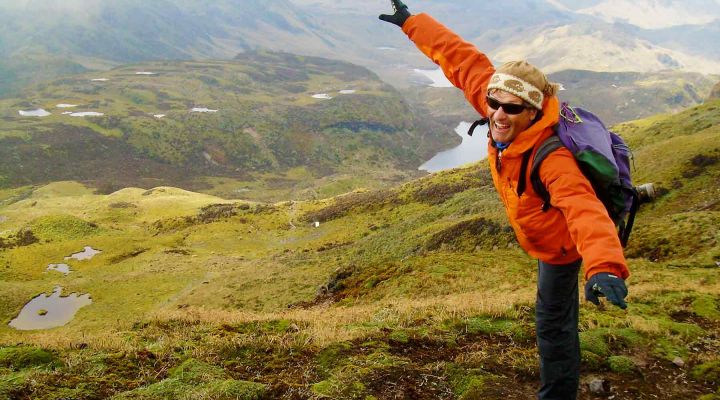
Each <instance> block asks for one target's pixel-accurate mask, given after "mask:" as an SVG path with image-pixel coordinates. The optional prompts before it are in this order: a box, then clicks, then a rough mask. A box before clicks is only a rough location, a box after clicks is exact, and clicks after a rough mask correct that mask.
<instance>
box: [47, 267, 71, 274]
mask: <svg viewBox="0 0 720 400" xmlns="http://www.w3.org/2000/svg"><path fill="white" fill-rule="evenodd" d="M47 270H48V271H57V272H60V273H62V274H65V275H67V274H69V273H70V272H72V271H71V270H70V266H69V265H67V264H50V265H48V267H47Z"/></svg>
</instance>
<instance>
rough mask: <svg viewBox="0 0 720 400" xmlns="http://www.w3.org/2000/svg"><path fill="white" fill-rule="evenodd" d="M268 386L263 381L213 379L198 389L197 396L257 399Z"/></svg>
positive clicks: (263, 393)
mask: <svg viewBox="0 0 720 400" xmlns="http://www.w3.org/2000/svg"><path fill="white" fill-rule="evenodd" d="M266 391H267V386H266V385H263V384H261V383H255V382H247V381H237V380H233V379H228V380H219V381H213V382H210V383H208V384H207V385H205V386H204V387H202V388H200V389H199V390H197V391H196V392H195V393H196V395H195V396H193V397H195V398H197V397H199V398H207V399H216V400H255V399H260V398H262V397H263V396H264V395H265V392H266Z"/></svg>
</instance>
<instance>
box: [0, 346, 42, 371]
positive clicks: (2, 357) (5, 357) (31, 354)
mask: <svg viewBox="0 0 720 400" xmlns="http://www.w3.org/2000/svg"><path fill="white" fill-rule="evenodd" d="M53 361H55V356H54V355H53V353H51V352H49V351H47V350H44V349H40V348H37V347H5V348H1V349H0V367H6V368H10V369H13V370H21V369H24V368H29V367H37V366H42V365H47V364H50V363H52V362H53Z"/></svg>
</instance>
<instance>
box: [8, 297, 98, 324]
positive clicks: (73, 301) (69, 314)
mask: <svg viewBox="0 0 720 400" xmlns="http://www.w3.org/2000/svg"><path fill="white" fill-rule="evenodd" d="M61 293H62V288H61V287H59V286H58V287H56V288H55V290H54V291H53V293H52V294H51V295H49V296H48V295H46V294H45V293H43V294H41V295H39V296H37V297H35V298H34V299H32V300H30V302H29V303H27V304H26V305H25V307H23V309H22V311H20V315H18V316H17V318H15V319H13V320H12V321H10V326H11V327H13V328H15V329H18V330H22V331H29V330H34V329H49V328H55V327H58V326H63V325H65V324H67V323H68V322H70V321H72V319H73V317H75V313H77V311H78V310H79V309H81V308H82V307H85V306H87V305H90V304H92V299H91V298H90V295H89V294H83V295H78V294H77V293H72V294H70V295H69V296H61V295H60V294H61Z"/></svg>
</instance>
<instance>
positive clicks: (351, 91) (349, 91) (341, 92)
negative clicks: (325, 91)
mask: <svg viewBox="0 0 720 400" xmlns="http://www.w3.org/2000/svg"><path fill="white" fill-rule="evenodd" d="M355 92H356V91H355V90H352V89H346V90H341V91H340V92H339V93H340V94H353V93H355Z"/></svg>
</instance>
